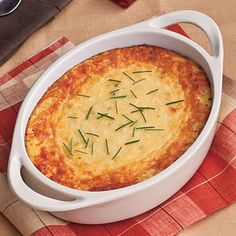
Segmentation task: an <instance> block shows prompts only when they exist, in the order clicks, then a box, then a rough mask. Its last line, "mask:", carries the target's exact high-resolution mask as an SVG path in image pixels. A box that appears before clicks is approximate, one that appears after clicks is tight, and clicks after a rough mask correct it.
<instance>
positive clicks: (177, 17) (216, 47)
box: [148, 10, 223, 65]
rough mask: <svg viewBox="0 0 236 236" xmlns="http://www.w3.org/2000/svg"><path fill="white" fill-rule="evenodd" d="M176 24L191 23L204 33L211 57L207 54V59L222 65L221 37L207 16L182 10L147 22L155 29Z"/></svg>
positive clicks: (215, 25)
mask: <svg viewBox="0 0 236 236" xmlns="http://www.w3.org/2000/svg"><path fill="white" fill-rule="evenodd" d="M177 23H191V24H194V25H196V26H198V27H199V28H201V29H202V30H203V31H204V32H205V33H206V35H207V37H208V39H209V41H210V44H211V47H212V56H210V55H209V54H208V53H207V55H208V57H209V59H210V60H212V61H214V63H215V62H217V63H219V65H221V64H223V42H222V36H221V33H220V30H219V28H218V26H217V24H216V23H215V22H214V21H213V20H212V19H211V18H210V17H209V16H207V15H205V14H203V13H200V12H197V11H191V10H183V11H176V12H172V13H168V14H165V15H162V16H159V17H156V18H154V19H151V20H149V21H148V24H149V25H150V26H151V27H157V28H164V27H166V26H169V25H173V24H177ZM204 51H205V50H204ZM205 52H206V51H205Z"/></svg>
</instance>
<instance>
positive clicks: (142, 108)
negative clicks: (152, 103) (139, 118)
mask: <svg viewBox="0 0 236 236" xmlns="http://www.w3.org/2000/svg"><path fill="white" fill-rule="evenodd" d="M139 109H141V110H155V107H139Z"/></svg>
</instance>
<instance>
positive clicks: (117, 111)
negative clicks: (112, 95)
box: [115, 101, 119, 114]
mask: <svg viewBox="0 0 236 236" xmlns="http://www.w3.org/2000/svg"><path fill="white" fill-rule="evenodd" d="M115 107H116V114H118V113H119V112H118V105H117V101H115Z"/></svg>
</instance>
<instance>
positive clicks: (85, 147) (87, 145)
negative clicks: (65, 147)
mask: <svg viewBox="0 0 236 236" xmlns="http://www.w3.org/2000/svg"><path fill="white" fill-rule="evenodd" d="M89 140H90V139H89V138H88V140H87V142H86V145H85V148H87V147H88V144H89Z"/></svg>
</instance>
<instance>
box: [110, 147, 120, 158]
mask: <svg viewBox="0 0 236 236" xmlns="http://www.w3.org/2000/svg"><path fill="white" fill-rule="evenodd" d="M121 149H122V147H120V148H119V149H118V151H117V152H116V154H115V155H114V156H113V157H112V159H115V158H116V156H117V155H118V154H119V152H120V151H121Z"/></svg>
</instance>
